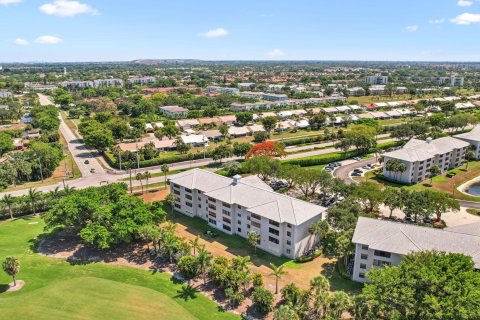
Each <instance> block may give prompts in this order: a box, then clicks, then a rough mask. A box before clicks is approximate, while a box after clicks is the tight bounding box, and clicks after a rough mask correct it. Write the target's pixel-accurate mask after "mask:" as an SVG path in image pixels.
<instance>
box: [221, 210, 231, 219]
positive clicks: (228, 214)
mask: <svg viewBox="0 0 480 320" xmlns="http://www.w3.org/2000/svg"><path fill="white" fill-rule="evenodd" d="M222 213H223V214H224V215H226V216H229V217H230V211H228V210H225V209H223V210H222Z"/></svg>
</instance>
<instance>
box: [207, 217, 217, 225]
mask: <svg viewBox="0 0 480 320" xmlns="http://www.w3.org/2000/svg"><path fill="white" fill-rule="evenodd" d="M208 222H209V223H211V224H214V225H217V220H215V219H211V218H208Z"/></svg>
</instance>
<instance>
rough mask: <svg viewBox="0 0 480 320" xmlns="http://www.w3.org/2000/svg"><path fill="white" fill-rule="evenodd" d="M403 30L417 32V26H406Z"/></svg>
mask: <svg viewBox="0 0 480 320" xmlns="http://www.w3.org/2000/svg"><path fill="white" fill-rule="evenodd" d="M405 30H407V31H408V32H415V31H418V26H406V27H405Z"/></svg>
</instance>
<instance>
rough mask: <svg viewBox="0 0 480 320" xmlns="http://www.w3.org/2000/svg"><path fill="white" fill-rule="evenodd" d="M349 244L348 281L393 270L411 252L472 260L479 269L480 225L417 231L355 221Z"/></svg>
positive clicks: (404, 226) (409, 226)
mask: <svg viewBox="0 0 480 320" xmlns="http://www.w3.org/2000/svg"><path fill="white" fill-rule="evenodd" d="M352 243H353V244H354V245H355V257H354V263H353V272H352V280H353V281H358V282H366V281H368V275H367V272H368V271H370V270H371V269H378V268H381V267H383V266H396V265H398V264H399V263H400V262H401V261H402V260H403V257H404V256H405V255H407V254H409V253H412V252H419V251H427V250H436V251H441V252H447V253H461V254H464V255H467V256H470V257H472V259H473V262H474V263H475V269H480V223H478V222H477V223H471V224H465V225H460V226H456V227H451V228H446V229H443V230H442V229H436V228H430V227H421V226H417V225H413V224H406V223H401V222H394V221H389V220H381V219H372V218H366V217H359V218H358V221H357V225H356V227H355V232H354V233H353V238H352Z"/></svg>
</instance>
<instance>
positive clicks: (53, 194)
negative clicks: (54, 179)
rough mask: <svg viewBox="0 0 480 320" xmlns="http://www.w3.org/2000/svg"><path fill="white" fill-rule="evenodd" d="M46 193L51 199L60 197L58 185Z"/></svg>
mask: <svg viewBox="0 0 480 320" xmlns="http://www.w3.org/2000/svg"><path fill="white" fill-rule="evenodd" d="M48 195H49V197H50V198H51V199H54V200H56V199H58V198H60V187H58V186H57V187H55V189H53V190H52V191H50V192H49V193H48Z"/></svg>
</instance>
